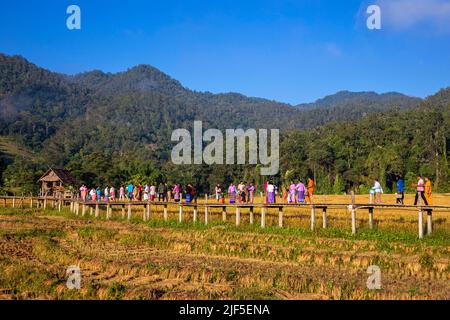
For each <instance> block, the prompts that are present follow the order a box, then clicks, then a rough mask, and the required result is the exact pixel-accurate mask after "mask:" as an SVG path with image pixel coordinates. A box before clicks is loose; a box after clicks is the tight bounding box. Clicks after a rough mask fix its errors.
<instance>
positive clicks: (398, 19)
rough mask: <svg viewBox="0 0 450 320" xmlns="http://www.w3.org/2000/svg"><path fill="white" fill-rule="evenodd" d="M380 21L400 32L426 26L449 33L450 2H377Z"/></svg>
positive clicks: (441, 0) (391, 0) (427, 0)
mask: <svg viewBox="0 0 450 320" xmlns="http://www.w3.org/2000/svg"><path fill="white" fill-rule="evenodd" d="M377 4H378V5H379V6H380V7H381V14H382V21H383V24H386V25H387V26H389V25H390V26H393V27H395V28H397V29H400V30H405V29H410V28H413V27H416V26H418V25H422V24H426V25H428V26H431V27H433V28H434V29H435V30H437V31H441V32H442V31H444V32H450V0H378V1H377Z"/></svg>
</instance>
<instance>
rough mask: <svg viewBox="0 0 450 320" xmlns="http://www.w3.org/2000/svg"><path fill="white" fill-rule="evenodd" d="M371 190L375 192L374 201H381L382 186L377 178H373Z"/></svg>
mask: <svg viewBox="0 0 450 320" xmlns="http://www.w3.org/2000/svg"><path fill="white" fill-rule="evenodd" d="M372 191H373V192H374V193H375V203H376V204H380V203H381V194H382V193H383V188H382V187H381V183H380V181H378V178H376V179H375V183H374V184H373V187H372Z"/></svg>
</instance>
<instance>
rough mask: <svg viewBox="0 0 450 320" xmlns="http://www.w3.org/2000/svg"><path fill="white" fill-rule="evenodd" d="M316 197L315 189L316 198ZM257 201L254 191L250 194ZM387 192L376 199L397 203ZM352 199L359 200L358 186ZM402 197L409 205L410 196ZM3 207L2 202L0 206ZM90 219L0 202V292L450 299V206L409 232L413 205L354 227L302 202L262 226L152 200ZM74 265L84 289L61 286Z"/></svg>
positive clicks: (13, 295)
mask: <svg viewBox="0 0 450 320" xmlns="http://www.w3.org/2000/svg"><path fill="white" fill-rule="evenodd" d="M320 197H321V196H316V198H315V201H316V202H321V203H322V202H326V203H349V201H350V197H349V196H327V197H324V199H323V200H322V199H320ZM318 198H319V199H318ZM449 199H450V195H434V199H433V200H434V203H433V204H435V205H449V203H450V201H449ZM257 201H258V200H257ZM394 201H395V200H394V196H393V195H383V202H388V203H393V202H394ZM356 202H357V203H363V202H367V197H366V196H356ZM405 202H406V203H407V204H411V203H412V202H413V196H412V195H407V196H406V199H405ZM0 205H1V204H0ZM103 209H104V208H102V211H101V212H100V217H99V218H97V219H96V218H95V217H94V216H93V215H91V213H90V212H89V211H88V212H87V214H86V216H85V217H81V216H76V215H74V214H73V213H70V212H69V210H68V209H66V208H65V209H63V211H62V212H58V211H57V210H54V209H51V208H48V209H47V210H45V211H44V210H42V209H36V208H33V209H31V208H29V206H28V205H27V204H24V208H22V209H18V208H16V209H11V208H1V207H0V298H1V299H169V300H173V299H244V300H245V299H344V300H346V299H450V216H449V215H450V212H444V211H442V212H434V213H433V234H432V235H431V236H425V237H424V239H422V240H419V239H418V238H417V212H416V211H414V210H392V209H389V210H377V209H376V210H375V213H374V219H375V221H374V222H375V226H374V227H375V228H374V229H373V230H370V229H368V214H367V211H365V210H362V211H358V213H357V219H358V220H357V223H358V229H357V230H358V232H357V234H356V235H352V234H351V224H350V221H351V220H350V214H349V212H348V211H347V210H346V209H329V210H328V212H327V215H328V228H327V229H322V228H321V221H320V212H318V213H317V215H318V217H317V228H316V230H315V231H314V232H312V231H310V229H309V228H310V209H308V208H289V209H286V210H285V214H284V218H285V219H284V223H283V228H278V227H277V223H278V211H277V210H276V209H273V210H272V209H270V210H269V211H268V212H267V214H266V218H267V223H266V228H264V229H261V228H260V225H259V211H258V209H255V224H254V225H250V224H249V214H248V211H246V210H247V209H242V211H241V214H242V217H241V226H239V227H236V226H235V224H234V212H233V210H231V208H230V210H229V211H228V213H227V222H225V223H224V222H223V221H222V210H221V209H220V208H217V209H211V210H210V212H209V214H210V216H209V224H208V225H207V226H205V225H204V223H203V219H204V213H203V208H202V207H199V210H198V222H197V223H195V224H194V223H193V222H192V214H193V213H192V209H191V208H185V210H184V212H183V222H182V223H179V222H178V209H177V206H175V205H171V206H169V221H168V222H165V221H164V220H163V218H162V216H163V214H162V207H152V212H151V220H150V221H146V222H143V221H142V211H143V208H142V206H135V207H133V216H132V219H131V221H126V220H125V219H122V216H121V212H120V210H114V211H113V215H112V219H110V220H108V221H106V220H105V215H106V212H105V211H104V210H103ZM73 265H75V266H79V268H80V270H81V288H80V289H79V290H77V289H68V288H67V286H66V280H67V274H66V271H67V268H68V267H69V266H73ZM370 265H377V266H379V267H380V270H381V289H380V290H369V289H368V288H367V286H366V282H367V279H368V277H369V274H368V273H367V268H368V267H369V266H370Z"/></svg>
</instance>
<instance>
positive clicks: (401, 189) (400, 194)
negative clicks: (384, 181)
mask: <svg viewBox="0 0 450 320" xmlns="http://www.w3.org/2000/svg"><path fill="white" fill-rule="evenodd" d="M404 200H405V181H404V180H403V178H402V177H400V176H397V204H404Z"/></svg>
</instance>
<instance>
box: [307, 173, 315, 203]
mask: <svg viewBox="0 0 450 320" xmlns="http://www.w3.org/2000/svg"><path fill="white" fill-rule="evenodd" d="M307 190H308V194H307V195H306V203H311V199H312V197H313V195H314V180H313V179H312V178H309V179H308V188H307Z"/></svg>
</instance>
